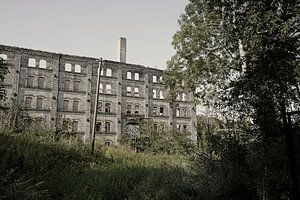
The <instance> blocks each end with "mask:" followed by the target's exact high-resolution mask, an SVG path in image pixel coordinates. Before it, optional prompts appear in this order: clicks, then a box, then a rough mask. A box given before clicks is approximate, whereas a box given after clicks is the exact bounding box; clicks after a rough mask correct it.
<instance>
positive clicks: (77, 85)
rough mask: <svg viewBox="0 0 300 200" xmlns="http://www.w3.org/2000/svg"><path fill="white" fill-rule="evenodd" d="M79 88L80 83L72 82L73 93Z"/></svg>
mask: <svg viewBox="0 0 300 200" xmlns="http://www.w3.org/2000/svg"><path fill="white" fill-rule="evenodd" d="M79 87H80V81H74V91H76V92H78V91H79Z"/></svg>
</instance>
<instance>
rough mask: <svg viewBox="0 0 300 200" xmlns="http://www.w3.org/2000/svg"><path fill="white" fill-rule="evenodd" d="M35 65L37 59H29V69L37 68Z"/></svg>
mask: <svg viewBox="0 0 300 200" xmlns="http://www.w3.org/2000/svg"><path fill="white" fill-rule="evenodd" d="M35 65H36V62H35V59H34V58H29V59H28V66H29V67H35Z"/></svg>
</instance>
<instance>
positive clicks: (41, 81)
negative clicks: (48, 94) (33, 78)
mask: <svg viewBox="0 0 300 200" xmlns="http://www.w3.org/2000/svg"><path fill="white" fill-rule="evenodd" d="M44 87H45V78H44V77H39V78H38V88H44Z"/></svg>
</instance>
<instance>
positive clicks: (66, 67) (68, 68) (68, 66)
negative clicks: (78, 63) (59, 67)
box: [65, 63, 72, 72]
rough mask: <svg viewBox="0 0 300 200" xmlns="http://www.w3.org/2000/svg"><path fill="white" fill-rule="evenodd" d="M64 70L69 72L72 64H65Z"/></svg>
mask: <svg viewBox="0 0 300 200" xmlns="http://www.w3.org/2000/svg"><path fill="white" fill-rule="evenodd" d="M65 71H66V72H71V71H72V65H71V64H70V63H66V64H65Z"/></svg>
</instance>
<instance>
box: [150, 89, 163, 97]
mask: <svg viewBox="0 0 300 200" xmlns="http://www.w3.org/2000/svg"><path fill="white" fill-rule="evenodd" d="M152 92H153V96H152V97H153V98H154V99H164V92H163V91H162V90H158V89H153V90H152Z"/></svg>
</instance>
